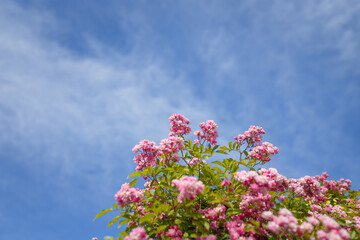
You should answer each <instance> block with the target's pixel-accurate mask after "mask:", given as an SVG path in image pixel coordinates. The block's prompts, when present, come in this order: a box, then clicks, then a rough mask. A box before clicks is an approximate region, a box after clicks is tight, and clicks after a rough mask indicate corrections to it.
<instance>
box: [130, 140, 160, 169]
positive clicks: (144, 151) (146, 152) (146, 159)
mask: <svg viewBox="0 0 360 240" xmlns="http://www.w3.org/2000/svg"><path fill="white" fill-rule="evenodd" d="M132 150H133V152H134V153H138V152H140V154H138V155H136V156H135V157H134V162H136V163H137V165H138V166H137V167H136V170H137V171H141V170H142V169H143V168H148V167H149V166H154V165H156V164H157V163H158V162H157V158H158V157H159V156H160V155H161V154H162V152H161V148H160V147H158V146H156V144H155V142H152V141H149V140H146V139H144V140H142V141H140V143H139V144H138V145H136V146H135V147H134V148H133V149H132Z"/></svg>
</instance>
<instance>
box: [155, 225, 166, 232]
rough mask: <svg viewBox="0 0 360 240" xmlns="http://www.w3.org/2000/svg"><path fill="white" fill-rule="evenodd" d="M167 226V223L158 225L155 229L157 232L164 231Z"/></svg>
mask: <svg viewBox="0 0 360 240" xmlns="http://www.w3.org/2000/svg"><path fill="white" fill-rule="evenodd" d="M167 227H168V226H167V225H162V226H159V227H157V228H156V231H157V232H161V231H164V230H165V229H166V228H167Z"/></svg>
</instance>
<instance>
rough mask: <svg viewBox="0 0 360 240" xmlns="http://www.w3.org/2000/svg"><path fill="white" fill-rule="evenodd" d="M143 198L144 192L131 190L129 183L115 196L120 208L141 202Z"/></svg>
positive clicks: (135, 189) (136, 189)
mask: <svg viewBox="0 0 360 240" xmlns="http://www.w3.org/2000/svg"><path fill="white" fill-rule="evenodd" d="M142 196H143V192H142V190H140V189H138V188H131V187H130V186H129V184H128V183H124V184H123V185H122V186H121V189H120V190H119V191H118V192H117V193H116V194H115V199H116V201H117V202H118V204H119V206H121V207H125V206H126V205H127V204H128V203H129V202H135V203H136V202H140V201H141V197H142Z"/></svg>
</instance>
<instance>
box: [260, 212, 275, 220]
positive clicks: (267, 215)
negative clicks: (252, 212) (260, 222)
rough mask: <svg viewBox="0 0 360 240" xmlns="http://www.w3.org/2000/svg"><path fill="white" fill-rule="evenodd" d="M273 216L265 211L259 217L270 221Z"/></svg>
mask: <svg viewBox="0 0 360 240" xmlns="http://www.w3.org/2000/svg"><path fill="white" fill-rule="evenodd" d="M273 216H274V215H273V213H272V212H270V211H265V212H263V213H262V214H261V217H262V218H264V219H266V220H271V219H272V217H273Z"/></svg>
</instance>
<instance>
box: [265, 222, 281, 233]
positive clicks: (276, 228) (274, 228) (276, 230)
mask: <svg viewBox="0 0 360 240" xmlns="http://www.w3.org/2000/svg"><path fill="white" fill-rule="evenodd" d="M266 227H267V229H268V230H270V231H272V232H273V233H279V231H280V226H279V225H278V224H276V223H275V222H269V223H268V224H267V226H266Z"/></svg>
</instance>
